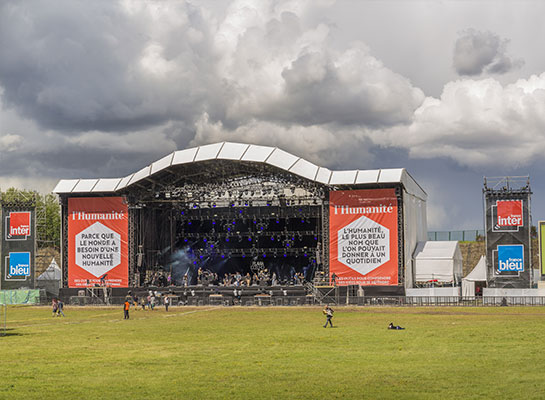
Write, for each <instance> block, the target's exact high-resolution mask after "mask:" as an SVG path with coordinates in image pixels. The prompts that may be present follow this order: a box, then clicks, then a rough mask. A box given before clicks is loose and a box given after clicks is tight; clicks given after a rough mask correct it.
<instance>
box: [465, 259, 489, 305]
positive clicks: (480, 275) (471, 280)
mask: <svg viewBox="0 0 545 400" xmlns="http://www.w3.org/2000/svg"><path fill="white" fill-rule="evenodd" d="M475 282H486V258H485V256H481V259H480V260H479V262H478V263H477V265H475V268H473V270H472V271H471V272H470V273H469V274H467V276H466V277H465V278H464V279H463V280H462V296H464V297H469V296H475Z"/></svg>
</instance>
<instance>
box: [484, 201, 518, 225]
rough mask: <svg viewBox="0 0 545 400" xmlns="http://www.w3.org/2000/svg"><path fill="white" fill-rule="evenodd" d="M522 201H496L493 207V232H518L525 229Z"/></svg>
mask: <svg viewBox="0 0 545 400" xmlns="http://www.w3.org/2000/svg"><path fill="white" fill-rule="evenodd" d="M523 210H524V204H523V201H522V200H496V204H495V205H494V206H492V224H491V226H492V231H493V232H518V231H519V229H521V228H523V227H524V215H523V212H524V211H523Z"/></svg>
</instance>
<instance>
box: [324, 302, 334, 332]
mask: <svg viewBox="0 0 545 400" xmlns="http://www.w3.org/2000/svg"><path fill="white" fill-rule="evenodd" d="M322 313H323V314H324V315H325V316H326V320H325V325H324V328H327V323H328V322H329V325H330V326H331V327H332V328H333V322H331V319H332V318H333V313H334V311H333V309H332V308H331V307H329V304H328V305H326V306H325V307H324V310H323V311H322Z"/></svg>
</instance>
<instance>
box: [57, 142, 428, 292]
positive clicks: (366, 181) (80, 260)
mask: <svg viewBox="0 0 545 400" xmlns="http://www.w3.org/2000/svg"><path fill="white" fill-rule="evenodd" d="M54 192H55V193H57V194H58V195H59V196H60V201H61V206H62V250H63V251H62V262H61V266H62V271H63V287H64V288H66V289H64V290H67V289H69V288H70V289H71V288H73V289H81V288H86V287H92V286H95V285H99V286H108V287H112V288H113V290H118V289H119V290H121V289H122V288H125V290H126V289H127V288H144V287H145V288H148V287H152V286H155V285H157V286H173V287H175V288H176V289H175V290H178V288H181V287H182V286H183V285H184V284H187V285H188V286H191V287H197V288H199V287H201V288H203V287H206V288H209V286H205V285H206V283H208V282H204V283H205V285H201V286H197V284H198V283H201V284H202V283H203V282H198V271H199V270H201V272H202V276H201V277H202V278H203V279H204V277H206V279H207V281H210V280H215V281H216V282H223V279H224V278H225V277H226V276H227V277H230V278H233V277H234V276H236V275H237V274H240V275H241V276H242V277H246V276H247V275H249V276H250V277H251V278H253V277H254V275H256V276H259V277H263V279H266V281H267V282H269V283H268V285H267V286H279V285H282V286H285V287H293V286H294V283H297V282H299V283H301V282H314V281H315V280H316V279H317V278H319V277H323V278H322V279H321V281H322V284H324V285H331V284H332V282H333V281H335V284H336V285H338V286H347V285H360V286H363V287H366V288H377V289H378V288H383V290H384V291H386V292H392V293H399V292H400V291H403V289H404V288H405V287H412V286H413V283H414V282H413V281H414V278H413V264H412V253H413V251H414V248H415V247H416V243H417V242H418V241H425V240H426V231H427V229H426V228H427V227H426V193H425V192H424V191H423V190H422V189H421V188H420V186H419V185H418V184H417V183H416V181H415V180H414V179H413V178H412V177H411V176H410V175H409V174H408V173H407V171H406V170H405V169H382V170H350V171H331V170H329V169H327V168H323V167H319V166H316V165H314V164H312V163H310V162H309V161H306V160H304V159H302V158H300V157H297V156H295V155H292V154H289V153H287V152H285V151H283V150H280V149H278V148H272V147H266V146H257V145H248V144H239V143H229V142H222V143H216V144H211V145H206V146H200V147H197V148H191V149H186V150H180V151H176V152H174V153H172V154H169V155H168V156H166V157H164V158H162V159H160V160H158V161H156V162H154V163H152V164H150V165H148V166H146V167H144V168H142V169H141V170H139V171H137V172H135V173H133V174H130V175H128V176H126V177H124V178H101V179H68V180H61V181H59V183H58V184H57V186H56V188H55V189H54ZM296 275H297V276H296ZM243 279H244V278H243ZM258 279H261V278H258ZM273 279H274V280H273ZM227 283H228V282H227ZM273 283H276V285H272V284H273ZM228 287H229V285H228ZM253 287H254V286H248V287H247V288H244V290H246V289H248V290H250V289H252V288H253ZM257 287H260V286H257ZM301 287H302V288H303V286H301ZM217 288H221V286H217ZM163 290H164V288H163ZM206 290H209V289H206ZM210 290H214V289H210ZM218 290H219V289H218ZM231 291H232V289H231Z"/></svg>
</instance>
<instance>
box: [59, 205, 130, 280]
mask: <svg viewBox="0 0 545 400" xmlns="http://www.w3.org/2000/svg"><path fill="white" fill-rule="evenodd" d="M128 221H129V219H128V207H127V204H126V203H125V201H124V199H123V198H122V197H84V198H69V199H68V286H69V287H87V286H96V285H98V286H111V287H128V284H129V279H128V276H129V263H128V233H127V232H128V225H129V224H128Z"/></svg>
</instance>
